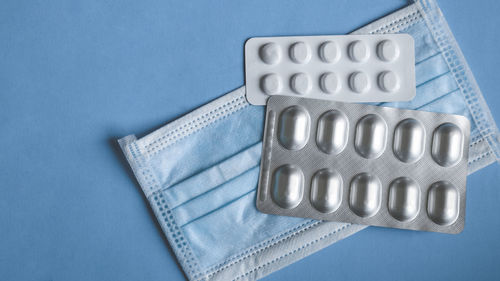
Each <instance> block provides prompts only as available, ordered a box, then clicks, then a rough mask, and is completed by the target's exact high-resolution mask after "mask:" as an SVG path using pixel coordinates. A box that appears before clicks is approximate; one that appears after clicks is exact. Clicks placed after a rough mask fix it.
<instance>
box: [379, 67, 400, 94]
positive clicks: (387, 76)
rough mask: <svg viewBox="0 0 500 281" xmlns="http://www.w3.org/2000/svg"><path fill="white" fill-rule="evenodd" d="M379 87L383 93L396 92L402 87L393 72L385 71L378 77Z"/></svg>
mask: <svg viewBox="0 0 500 281" xmlns="http://www.w3.org/2000/svg"><path fill="white" fill-rule="evenodd" d="M378 86H379V87H380V89H382V90H383V91H386V92H395V91H397V90H399V87H400V83H399V78H398V76H397V75H396V73H394V72H392V71H384V72H382V73H380V74H379V75H378Z"/></svg>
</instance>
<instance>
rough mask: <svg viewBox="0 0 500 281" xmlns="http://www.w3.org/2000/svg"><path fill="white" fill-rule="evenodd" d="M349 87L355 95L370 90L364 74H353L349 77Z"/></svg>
mask: <svg viewBox="0 0 500 281" xmlns="http://www.w3.org/2000/svg"><path fill="white" fill-rule="evenodd" d="M349 87H350V88H351V89H352V90H353V91H354V92H356V93H364V92H366V91H367V90H368V89H370V80H369V79H368V75H366V73H364V72H354V73H352V74H351V75H350V76H349Z"/></svg>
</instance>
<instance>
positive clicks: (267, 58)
mask: <svg viewBox="0 0 500 281" xmlns="http://www.w3.org/2000/svg"><path fill="white" fill-rule="evenodd" d="M259 56H260V59H261V60H262V61H263V62H265V63H267V64H277V63H279V62H280V60H281V47H280V46H279V45H277V44H275V43H267V44H264V45H263V46H262V47H260V49H259Z"/></svg>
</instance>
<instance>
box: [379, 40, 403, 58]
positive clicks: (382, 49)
mask: <svg viewBox="0 0 500 281" xmlns="http://www.w3.org/2000/svg"><path fill="white" fill-rule="evenodd" d="M377 55H378V57H379V58H380V59H381V60H383V61H393V60H395V59H397V58H398V57H399V47H398V45H397V44H396V43H394V42H393V41H391V40H384V41H382V42H380V43H379V44H378V45H377Z"/></svg>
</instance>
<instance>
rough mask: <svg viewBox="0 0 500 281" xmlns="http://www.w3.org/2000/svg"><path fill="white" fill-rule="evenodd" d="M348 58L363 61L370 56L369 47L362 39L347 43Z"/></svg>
mask: <svg viewBox="0 0 500 281" xmlns="http://www.w3.org/2000/svg"><path fill="white" fill-rule="evenodd" d="M348 50H349V58H351V60H353V61H355V62H363V61H365V60H366V59H368V57H369V56H370V49H368V46H367V45H366V44H365V43H364V42H362V41H359V40H357V41H354V42H352V43H351V44H349V47H348Z"/></svg>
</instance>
